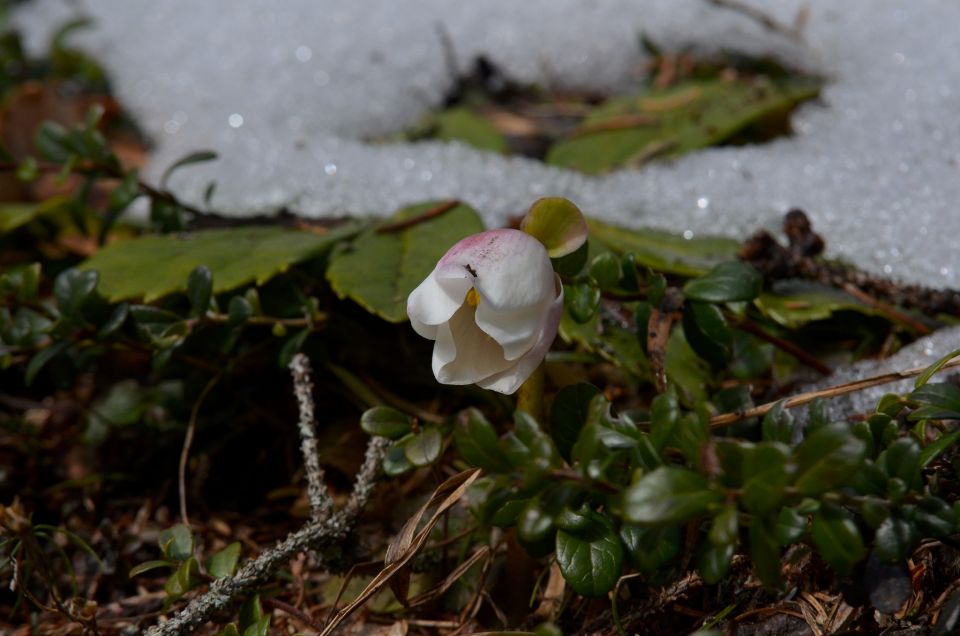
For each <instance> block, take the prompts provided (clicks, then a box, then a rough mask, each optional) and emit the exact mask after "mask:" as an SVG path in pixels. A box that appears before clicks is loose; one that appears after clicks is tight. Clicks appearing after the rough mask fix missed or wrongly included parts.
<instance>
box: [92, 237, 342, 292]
mask: <svg viewBox="0 0 960 636" xmlns="http://www.w3.org/2000/svg"><path fill="white" fill-rule="evenodd" d="M356 230H357V226H356V225H349V226H346V227H343V228H339V229H336V230H332V231H330V232H329V233H327V234H323V235H319V234H315V233H313V232H302V231H297V230H288V229H286V228H281V227H238V228H226V229H219V230H204V231H199V232H193V233H190V234H166V235H163V236H142V237H139V238H135V239H130V240H126V241H121V242H118V243H113V244H111V245H108V246H106V247H104V248H103V249H102V250H100V251H99V252H97V254H96V255H95V256H94V257H93V258H90V259H88V260H86V261H84V262H83V264H82V265H81V266H80V267H81V269H84V270H88V271H97V272H99V273H100V293H101V294H103V295H104V296H105V297H106V298H107V300H110V301H117V300H125V299H130V298H141V297H142V298H143V300H144V301H145V302H151V301H154V300H156V299H158V298H160V297H162V296H165V295H167V294H170V293H173V292H182V291H185V290H186V286H187V278H188V277H189V275H190V272H192V271H193V270H194V269H196V268H197V267H198V266H200V265H206V266H207V267H208V268H209V269H210V272H211V273H212V274H213V292H214V293H215V294H217V293H220V292H224V291H228V290H231V289H234V288H236V287H239V286H241V285H245V284H248V283H256V284H258V285H259V284H262V283H264V282H266V281H267V280H269V279H270V278H272V277H274V276H276V275H277V274H279V273H282V272H284V271H286V270H287V269H288V268H289V267H290V266H291V265H293V264H294V263H298V262H301V261H304V260H307V259H310V258H314V257H316V256H319V255H320V254H322V253H323V252H324V251H326V250H327V249H329V248H330V247H331V246H332V245H333V244H334V243H336V242H337V241H340V240H343V239H344V238H347V237H349V236H351V235H352V234H354V233H355V232H356Z"/></svg>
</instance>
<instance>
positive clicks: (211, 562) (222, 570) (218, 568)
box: [206, 541, 240, 579]
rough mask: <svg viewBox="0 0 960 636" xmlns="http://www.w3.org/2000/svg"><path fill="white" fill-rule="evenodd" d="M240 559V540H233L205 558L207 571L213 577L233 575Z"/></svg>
mask: <svg viewBox="0 0 960 636" xmlns="http://www.w3.org/2000/svg"><path fill="white" fill-rule="evenodd" d="M239 561H240V542H239V541H234V542H233V543H231V544H230V545H228V546H227V547H225V548H224V549H223V550H220V551H219V552H217V553H216V554H212V555H211V556H210V558H209V559H207V563H206V566H207V573H208V574H209V575H210V576H212V577H213V578H215V579H222V578H223V577H225V576H233V575H234V573H235V572H236V571H237V563H238V562H239Z"/></svg>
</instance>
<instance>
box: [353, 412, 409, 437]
mask: <svg viewBox="0 0 960 636" xmlns="http://www.w3.org/2000/svg"><path fill="white" fill-rule="evenodd" d="M410 427H411V422H410V417H409V416H407V415H406V414H404V413H401V412H400V411H398V410H397V409H394V408H391V407H389V406H375V407H373V408H372V409H367V410H366V411H364V412H363V415H361V416H360V428H362V429H363V430H364V432H366V433H367V434H368V435H379V436H380V437H388V438H390V439H400V438H401V437H403V436H404V435H406V434H407V433H409V432H410Z"/></svg>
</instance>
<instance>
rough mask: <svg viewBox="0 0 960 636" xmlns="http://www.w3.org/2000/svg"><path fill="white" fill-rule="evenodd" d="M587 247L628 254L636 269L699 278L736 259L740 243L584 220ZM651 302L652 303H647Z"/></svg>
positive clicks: (731, 240) (717, 238)
mask: <svg viewBox="0 0 960 636" xmlns="http://www.w3.org/2000/svg"><path fill="white" fill-rule="evenodd" d="M587 225H588V227H589V228H590V238H591V241H590V244H591V247H592V246H593V244H594V243H598V244H599V245H602V246H605V247H606V248H607V249H610V250H613V251H614V252H615V253H617V254H621V255H625V254H632V255H633V257H634V259H635V261H636V263H637V265H640V266H646V267H649V268H650V269H653V270H655V271H658V272H664V273H667V274H677V275H678V276H699V275H701V274H704V273H706V272H707V271H709V270H710V269H711V268H713V267H714V266H716V265H718V264H720V263H723V262H726V261H730V260H732V259H735V258H737V252H738V251H739V249H740V243H739V242H738V241H736V240H733V239H728V238H720V237H711V236H704V237H694V238H692V239H685V238H683V237H682V236H680V235H679V234H671V233H669V232H664V231H662V230H652V229H640V230H634V229H627V228H623V227H619V226H616V225H608V224H606V223H603V222H602V221H598V220H596V219H588V220H587ZM651 302H654V301H653V300H651Z"/></svg>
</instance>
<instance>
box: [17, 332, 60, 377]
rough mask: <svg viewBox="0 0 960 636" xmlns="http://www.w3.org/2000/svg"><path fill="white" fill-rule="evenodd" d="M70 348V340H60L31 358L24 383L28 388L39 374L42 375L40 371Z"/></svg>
mask: <svg viewBox="0 0 960 636" xmlns="http://www.w3.org/2000/svg"><path fill="white" fill-rule="evenodd" d="M69 346H70V341H69V340H58V341H57V342H54V343H53V344H51V345H50V346H48V347H46V348H45V349H41V350H40V352H39V353H37V355H35V356H33V357H32V358H30V363H29V364H27V369H26V371H24V374H23V381H24V383H25V384H26V385H27V386H30V385H31V384H33V380H34V378H36V377H37V374H38V373H40V370H41V369H43V367H45V366H46V365H47V363H48V362H50V361H51V360H53V359H54V358H56V357H57V356H58V355H60V354H61V353H63V352H64V351H66V350H67V348H68V347H69Z"/></svg>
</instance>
